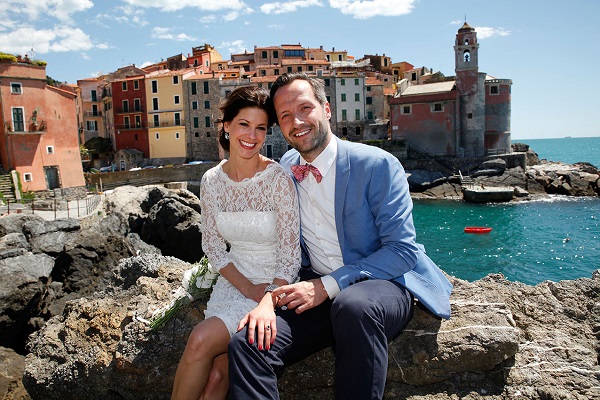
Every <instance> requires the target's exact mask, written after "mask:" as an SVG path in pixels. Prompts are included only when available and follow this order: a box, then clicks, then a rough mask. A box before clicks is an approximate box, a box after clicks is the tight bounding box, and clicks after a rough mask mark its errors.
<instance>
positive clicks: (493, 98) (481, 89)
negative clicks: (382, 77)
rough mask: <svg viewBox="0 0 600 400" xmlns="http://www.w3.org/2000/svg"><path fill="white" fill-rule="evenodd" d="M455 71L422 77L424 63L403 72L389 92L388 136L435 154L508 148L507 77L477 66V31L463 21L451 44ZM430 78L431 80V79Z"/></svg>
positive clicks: (481, 153) (484, 152)
mask: <svg viewBox="0 0 600 400" xmlns="http://www.w3.org/2000/svg"><path fill="white" fill-rule="evenodd" d="M454 53H455V72H456V76H455V77H451V78H445V79H441V80H440V79H438V80H437V81H434V80H433V79H427V80H424V79H423V78H424V77H425V76H428V77H431V76H430V71H429V70H427V69H426V68H422V69H416V70H414V69H413V70H410V71H406V72H405V74H404V75H405V78H404V79H402V80H401V81H399V82H398V83H397V86H398V90H397V92H396V94H395V95H394V96H393V97H391V98H390V100H389V103H390V120H391V137H392V139H403V140H405V141H406V143H407V145H408V149H409V152H410V151H411V150H412V151H413V152H417V153H421V154H422V155H428V156H433V157H481V156H485V155H490V154H502V153H510V151H511V150H510V148H511V147H510V142H511V140H510V137H511V132H510V118H511V107H510V104H511V97H510V96H511V95H510V92H511V85H512V81H511V80H510V79H496V78H494V77H492V76H489V75H487V74H486V73H484V72H480V71H479V54H478V53H479V43H478V42H477V32H476V31H475V29H474V28H472V27H471V26H469V25H468V24H467V23H466V22H465V24H464V25H463V26H462V27H461V28H460V29H459V30H458V33H457V35H456V41H455V45H454ZM430 81H431V82H432V83H429V82H430Z"/></svg>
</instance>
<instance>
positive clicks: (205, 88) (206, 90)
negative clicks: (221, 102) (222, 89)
mask: <svg viewBox="0 0 600 400" xmlns="http://www.w3.org/2000/svg"><path fill="white" fill-rule="evenodd" d="M203 83H204V94H208V81H204V82H203Z"/></svg>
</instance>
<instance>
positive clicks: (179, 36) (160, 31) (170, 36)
mask: <svg viewBox="0 0 600 400" xmlns="http://www.w3.org/2000/svg"><path fill="white" fill-rule="evenodd" d="M151 36H152V37H153V38H154V39H165V40H176V41H178V42H184V41H195V40H196V39H195V38H193V37H191V36H189V35H187V34H185V33H173V32H172V29H171V28H161V27H160V26H157V27H154V28H152V35H151Z"/></svg>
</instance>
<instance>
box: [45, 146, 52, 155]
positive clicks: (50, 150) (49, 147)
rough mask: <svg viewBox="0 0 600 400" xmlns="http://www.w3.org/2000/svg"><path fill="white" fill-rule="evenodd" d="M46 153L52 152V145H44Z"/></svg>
mask: <svg viewBox="0 0 600 400" xmlns="http://www.w3.org/2000/svg"><path fill="white" fill-rule="evenodd" d="M46 153H48V154H54V146H46Z"/></svg>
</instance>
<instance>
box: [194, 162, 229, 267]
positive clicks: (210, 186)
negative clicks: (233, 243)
mask: <svg viewBox="0 0 600 400" xmlns="http://www.w3.org/2000/svg"><path fill="white" fill-rule="evenodd" d="M211 172H214V171H210V170H209V171H207V172H206V173H205V174H204V175H203V176H202V180H201V181H200V207H201V210H202V213H201V215H200V221H201V222H202V228H201V229H202V250H203V251H204V253H205V254H206V256H207V257H208V260H209V261H210V265H211V266H212V267H213V268H214V269H215V270H216V271H219V270H220V269H221V268H223V267H224V266H226V265H227V264H228V263H229V262H230V261H231V260H230V259H229V255H228V253H227V245H226V243H225V240H224V239H223V237H222V236H221V235H220V234H219V232H218V230H217V213H218V212H219V210H218V207H217V206H218V204H219V201H218V199H217V196H218V193H219V192H220V191H222V190H223V188H221V187H220V185H219V182H218V179H216V177H215V174H214V173H211Z"/></svg>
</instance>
